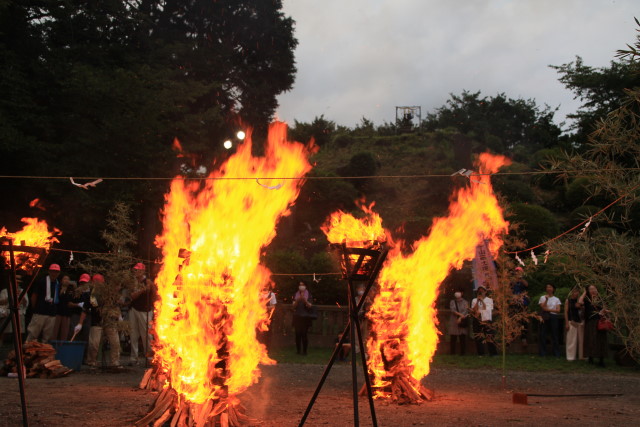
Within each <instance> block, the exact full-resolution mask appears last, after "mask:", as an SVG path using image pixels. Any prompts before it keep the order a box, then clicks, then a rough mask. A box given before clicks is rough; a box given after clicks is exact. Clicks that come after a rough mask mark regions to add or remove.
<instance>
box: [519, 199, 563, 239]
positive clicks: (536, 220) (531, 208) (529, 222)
mask: <svg viewBox="0 0 640 427" xmlns="http://www.w3.org/2000/svg"><path fill="white" fill-rule="evenodd" d="M508 219H509V221H513V222H515V223H517V224H519V233H520V237H521V238H522V239H524V240H526V241H527V244H528V245H529V246H533V245H537V244H540V243H542V242H544V241H545V240H547V239H549V238H552V237H555V236H556V235H557V234H558V232H559V231H560V225H559V224H558V220H557V219H556V218H555V216H553V214H552V213H551V212H550V211H549V210H548V209H545V208H543V207H542V206H538V205H528V204H525V203H514V204H513V205H511V214H510V215H509V217H508Z"/></svg>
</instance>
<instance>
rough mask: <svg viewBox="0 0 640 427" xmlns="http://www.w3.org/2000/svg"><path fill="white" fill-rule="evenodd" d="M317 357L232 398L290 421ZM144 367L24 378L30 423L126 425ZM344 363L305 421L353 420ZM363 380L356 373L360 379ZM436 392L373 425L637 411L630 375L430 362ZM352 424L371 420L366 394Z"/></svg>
mask: <svg viewBox="0 0 640 427" xmlns="http://www.w3.org/2000/svg"><path fill="white" fill-rule="evenodd" d="M323 369H324V368H323V366H320V365H297V364H282V365H277V366H267V367H263V369H262V371H263V375H262V379H261V380H260V383H259V384H257V385H255V386H253V387H252V388H251V389H249V390H248V391H247V392H245V393H244V394H243V395H242V396H241V400H242V401H243V403H244V404H245V405H246V406H247V409H248V411H249V412H248V415H250V416H252V417H254V418H259V419H261V420H262V424H261V425H263V426H277V427H283V426H295V425H297V423H298V422H299V420H300V417H301V416H302V414H303V412H304V409H305V408H306V406H307V404H308V402H309V399H310V398H311V395H312V394H313V391H314V389H315V386H316V384H317V382H318V380H319V379H320V376H321V374H322V371H323ZM142 373H143V370H142V369H141V368H138V369H128V370H126V371H125V372H121V373H103V372H97V373H96V372H90V371H86V370H82V371H80V372H76V373H74V374H72V375H70V376H69V377H66V378H61V379H56V380H44V379H28V380H27V399H28V405H29V422H30V425H32V426H85V425H86V426H127V425H132V424H133V422H134V421H135V420H137V419H139V418H141V417H142V416H144V414H145V413H146V412H147V409H148V407H149V404H150V403H151V402H152V401H153V399H154V396H155V393H153V392H149V391H142V390H139V389H137V387H136V385H137V383H138V382H139V381H140V378H141V376H142ZM350 375H351V374H350V366H348V365H342V364H341V365H337V366H335V367H334V368H333V370H332V372H331V375H330V376H329V379H328V380H327V382H326V383H325V386H324V388H323V390H322V393H321V394H320V396H319V398H318V400H317V402H316V404H315V406H314V408H313V410H312V412H311V415H310V417H309V419H308V421H307V424H306V425H308V426H325V425H329V426H348V425H353V406H352V402H351V394H350V392H351V376H350ZM361 382H362V378H360V383H361ZM425 385H427V387H429V388H431V389H433V390H434V391H435V400H434V401H433V402H429V403H424V404H422V405H408V406H395V405H389V404H385V403H383V402H379V401H377V402H376V413H377V416H378V424H379V425H380V426H394V427H400V426H413V425H438V426H448V425H451V426H453V425H455V426H466V425H471V426H494V425H505V424H510V425H538V426H539V425H581V426H590V425H594V426H596V425H609V426H617V425H636V423H637V420H638V417H639V415H640V378H639V377H638V375H637V374H636V375H620V374H610V373H607V371H606V369H605V370H602V371H601V372H599V373H598V374H595V373H594V374H566V373H553V372H539V373H531V372H509V374H508V379H507V388H506V389H504V388H502V386H501V376H500V373H499V372H498V371H494V370H469V369H451V368H447V369H443V368H441V369H438V370H434V371H433V372H432V373H431V374H430V375H429V376H428V378H427V380H426V381H425ZM512 391H517V392H524V393H527V392H528V393H550V394H575V393H623V394H624V395H623V396H620V397H562V398H551V397H529V405H527V406H524V405H514V404H513V403H512V402H511V392H512ZM0 395H1V396H2V399H1V402H0V425H2V426H17V425H21V422H22V418H21V412H20V395H19V392H18V382H17V379H12V378H0ZM360 414H361V425H371V421H370V417H369V409H368V404H367V402H366V400H362V401H361V403H360Z"/></svg>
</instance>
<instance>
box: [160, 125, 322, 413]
mask: <svg viewBox="0 0 640 427" xmlns="http://www.w3.org/2000/svg"><path fill="white" fill-rule="evenodd" d="M286 129H287V127H286V124H284V123H276V124H273V125H272V126H271V127H270V129H269V137H268V142H267V144H266V147H265V155H264V157H254V156H253V155H252V154H251V149H252V143H251V137H250V136H249V137H247V138H246V139H245V141H244V142H243V143H242V144H241V145H240V146H238V149H237V152H236V153H235V154H234V155H233V156H232V157H230V158H229V159H228V160H227V161H226V162H225V163H224V164H223V165H222V166H221V167H220V168H219V169H218V170H216V171H214V172H212V173H211V174H210V175H209V177H208V179H206V180H203V181H199V182H189V181H187V180H183V179H175V180H174V181H173V182H172V184H171V191H170V193H169V194H167V196H166V205H165V208H164V211H163V230H164V231H163V232H162V235H160V236H158V238H157V244H158V245H159V247H161V248H162V254H163V258H164V262H163V265H162V268H161V270H160V272H159V275H158V277H157V279H156V283H157V286H158V292H159V296H160V301H159V302H158V303H157V304H156V311H157V317H156V322H155V331H156V335H157V344H156V345H155V350H156V361H157V362H159V363H160V364H161V367H162V369H163V370H164V371H165V373H166V375H167V377H168V381H169V386H170V387H172V388H173V389H174V390H175V391H176V392H177V393H178V396H180V399H185V400H186V401H188V402H193V403H194V404H203V403H205V402H208V401H211V400H216V399H224V398H226V397H227V395H228V396H230V397H231V396H234V395H237V394H238V393H241V392H242V391H244V390H245V389H246V388H247V387H249V386H250V385H251V384H253V383H254V382H256V381H257V379H258V377H259V374H260V372H259V369H258V363H274V362H273V361H271V360H270V359H269V357H268V356H267V353H266V350H265V348H264V345H262V344H260V343H259V342H258V341H257V339H256V328H258V327H260V325H261V324H263V323H264V322H265V320H266V319H268V316H267V313H266V308H265V305H264V304H263V301H261V300H260V291H261V289H262V288H263V287H265V286H267V285H269V284H270V283H271V282H270V274H271V273H270V271H269V270H268V269H267V268H266V267H265V266H263V265H261V264H260V255H261V252H262V250H263V248H264V247H265V246H266V245H268V244H269V243H270V242H271V240H272V239H273V238H274V237H275V228H276V224H277V222H278V220H279V219H280V217H282V216H283V215H287V214H288V213H289V207H290V206H291V205H292V204H293V202H294V201H295V199H296V197H297V196H298V194H299V192H300V187H301V185H302V183H303V180H302V179H287V180H280V179H278V178H281V177H296V178H297V177H299V178H302V177H303V176H304V175H305V174H306V173H307V172H308V171H309V170H310V169H311V165H310V164H309V162H308V161H307V156H308V154H309V152H308V147H305V146H304V145H302V144H299V143H294V142H288V141H287V140H286ZM239 177H243V178H246V177H249V178H254V179H250V180H246V179H234V178H239ZM220 178H223V179H220ZM225 178H226V179H225ZM257 178H260V181H259V183H261V184H262V185H258V183H256V180H257ZM275 184H278V185H275ZM268 186H271V187H268Z"/></svg>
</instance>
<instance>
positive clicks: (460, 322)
mask: <svg viewBox="0 0 640 427" xmlns="http://www.w3.org/2000/svg"><path fill="white" fill-rule="evenodd" d="M453 297H454V298H453V299H452V300H451V302H450V303H449V309H450V310H451V316H450V317H449V335H450V336H451V342H450V344H451V351H450V354H456V341H460V356H464V354H465V350H466V347H467V332H468V330H469V327H468V326H469V317H468V316H469V303H468V302H467V300H466V299H464V298H462V291H460V290H458V291H456V292H455V293H454V294H453Z"/></svg>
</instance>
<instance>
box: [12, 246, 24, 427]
mask: <svg viewBox="0 0 640 427" xmlns="http://www.w3.org/2000/svg"><path fill="white" fill-rule="evenodd" d="M9 258H10V260H11V280H10V283H9V306H10V310H11V324H12V326H13V346H14V349H15V352H16V365H18V384H19V386H20V404H21V406H22V425H23V426H24V427H28V426H29V420H28V415H27V396H26V394H25V390H24V381H25V375H26V371H25V369H24V360H23V359H22V336H21V334H20V312H19V311H18V310H19V305H18V282H17V280H16V261H15V258H14V254H13V241H12V240H9Z"/></svg>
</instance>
